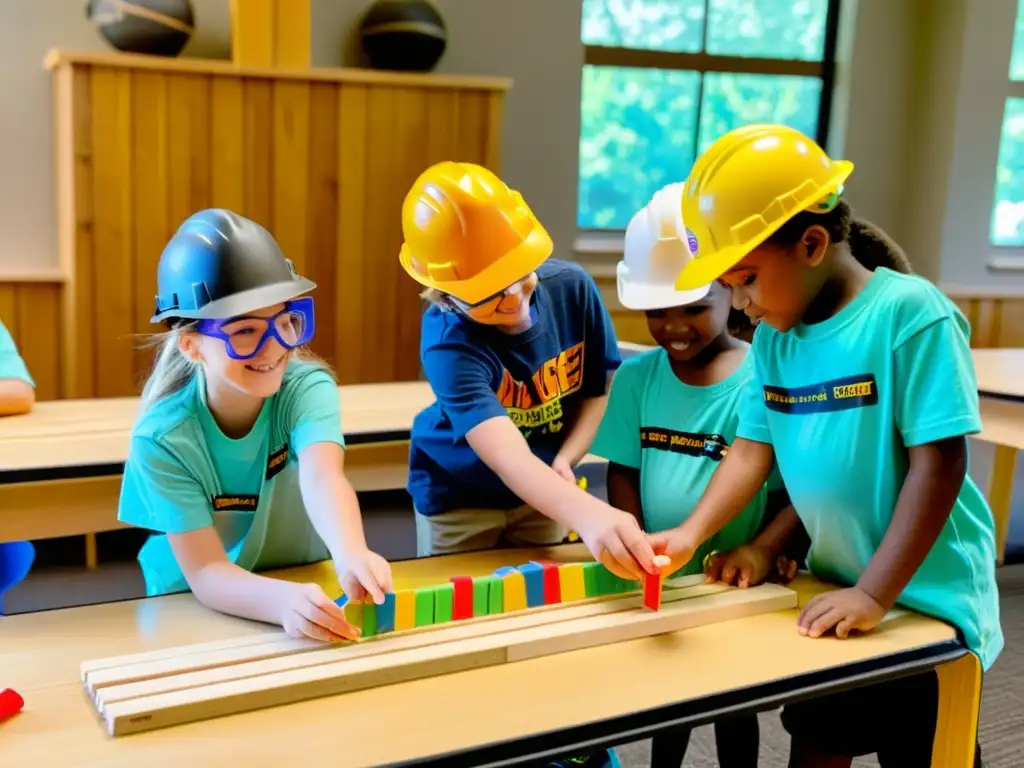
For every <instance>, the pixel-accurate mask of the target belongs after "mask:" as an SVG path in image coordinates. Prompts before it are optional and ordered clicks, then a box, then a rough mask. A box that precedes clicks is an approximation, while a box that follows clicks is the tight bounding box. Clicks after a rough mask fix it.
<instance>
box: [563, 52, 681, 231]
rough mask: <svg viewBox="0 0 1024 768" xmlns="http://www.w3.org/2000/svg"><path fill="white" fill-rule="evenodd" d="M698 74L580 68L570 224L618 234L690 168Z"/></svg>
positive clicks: (658, 70) (618, 68)
mask: <svg viewBox="0 0 1024 768" xmlns="http://www.w3.org/2000/svg"><path fill="white" fill-rule="evenodd" d="M699 90H700V74H698V73H696V72H684V71H677V70H660V69H631V68H625V67H592V66H585V67H584V68H583V105H582V124H581V126H580V182H579V207H578V214H577V223H578V225H579V227H580V228H582V229H625V228H626V225H627V224H628V223H629V220H630V219H631V218H632V217H633V214H634V213H636V211H637V210H639V209H640V208H641V207H642V206H644V205H646V204H647V201H648V200H650V198H651V195H653V194H654V193H655V192H656V191H657V190H658V189H660V188H661V187H663V186H664V185H666V184H670V183H672V182H675V181H682V180H683V179H685V178H686V174H687V173H689V171H690V166H691V165H693V155H694V153H693V150H694V139H695V137H696V127H697V126H696V123H697V98H698V92H699Z"/></svg>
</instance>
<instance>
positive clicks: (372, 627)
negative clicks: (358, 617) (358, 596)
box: [362, 602, 381, 637]
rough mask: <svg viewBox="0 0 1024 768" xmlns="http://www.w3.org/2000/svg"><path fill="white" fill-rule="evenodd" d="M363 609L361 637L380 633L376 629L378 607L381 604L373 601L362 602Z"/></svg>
mask: <svg viewBox="0 0 1024 768" xmlns="http://www.w3.org/2000/svg"><path fill="white" fill-rule="evenodd" d="M362 606H363V610H362V614H363V624H362V628H363V634H362V636H363V637H373V636H374V635H377V634H380V633H379V632H378V631H377V625H378V620H377V616H378V614H379V612H380V611H379V609H380V607H381V606H379V605H377V604H376V603H373V602H366V603H362Z"/></svg>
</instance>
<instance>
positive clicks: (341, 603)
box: [334, 595, 348, 608]
mask: <svg viewBox="0 0 1024 768" xmlns="http://www.w3.org/2000/svg"><path fill="white" fill-rule="evenodd" d="M347 603H348V595H342V596H341V597H339V598H338V599H337V600H335V601H334V604H335V605H336V606H338V607H339V608H344V607H345V605H346V604H347Z"/></svg>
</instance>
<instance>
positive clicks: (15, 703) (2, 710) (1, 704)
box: [0, 688, 25, 720]
mask: <svg viewBox="0 0 1024 768" xmlns="http://www.w3.org/2000/svg"><path fill="white" fill-rule="evenodd" d="M24 706H25V700H24V699H23V698H21V694H19V693H18V692H17V691H15V690H12V689H11V688H5V689H4V690H2V691H0V720H5V719H6V718H8V717H13V716H14V715H16V714H18V713H19V712H21V708H22V707H24Z"/></svg>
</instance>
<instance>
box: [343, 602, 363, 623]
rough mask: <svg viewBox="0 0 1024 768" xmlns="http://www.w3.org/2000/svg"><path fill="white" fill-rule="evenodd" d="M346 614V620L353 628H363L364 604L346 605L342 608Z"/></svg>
mask: <svg viewBox="0 0 1024 768" xmlns="http://www.w3.org/2000/svg"><path fill="white" fill-rule="evenodd" d="M342 610H343V611H344V612H345V618H346V619H347V620H348V623H349V624H351V625H352V626H353V627H362V626H363V604H362V603H345V606H344V607H343V608H342Z"/></svg>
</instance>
